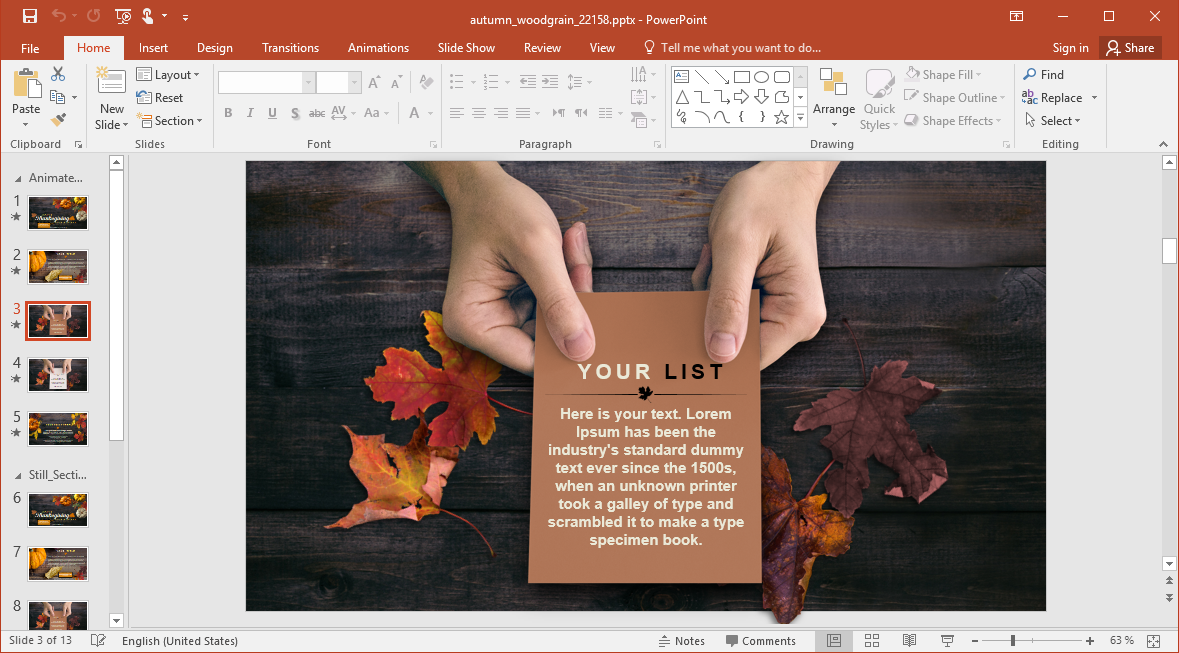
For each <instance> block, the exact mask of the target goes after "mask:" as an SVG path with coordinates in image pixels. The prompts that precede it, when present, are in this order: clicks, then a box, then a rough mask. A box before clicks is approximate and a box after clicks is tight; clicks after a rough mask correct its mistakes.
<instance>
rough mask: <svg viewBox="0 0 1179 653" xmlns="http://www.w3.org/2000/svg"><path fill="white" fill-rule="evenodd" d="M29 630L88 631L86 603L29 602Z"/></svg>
mask: <svg viewBox="0 0 1179 653" xmlns="http://www.w3.org/2000/svg"><path fill="white" fill-rule="evenodd" d="M28 612H29V630H86V602H85V601H29V610H28Z"/></svg>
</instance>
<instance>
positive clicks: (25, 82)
mask: <svg viewBox="0 0 1179 653" xmlns="http://www.w3.org/2000/svg"><path fill="white" fill-rule="evenodd" d="M30 79H37V71H35V70H29V69H28V68H21V69H20V70H14V71H12V94H13V95H15V96H16V97H28V96H29V80H30ZM38 83H39V82H38Z"/></svg>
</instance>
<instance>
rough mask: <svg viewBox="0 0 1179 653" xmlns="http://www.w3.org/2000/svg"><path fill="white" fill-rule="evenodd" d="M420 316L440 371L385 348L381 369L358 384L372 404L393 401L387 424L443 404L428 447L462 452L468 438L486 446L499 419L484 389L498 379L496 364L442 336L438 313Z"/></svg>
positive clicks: (413, 354) (411, 354)
mask: <svg viewBox="0 0 1179 653" xmlns="http://www.w3.org/2000/svg"><path fill="white" fill-rule="evenodd" d="M422 315H423V316H424V317H425V323H426V340H427V341H428V342H429V343H430V348H431V349H433V350H434V351H436V352H438V354H439V355H440V356H442V369H438V368H436V367H434V366H433V365H430V364H429V363H427V362H426V359H424V358H422V355H421V354H420V353H418V352H416V351H407V350H405V349H401V348H399V347H390V348H388V349H386V350H385V352H384V353H385V361H386V363H387V364H386V365H381V366H380V367H378V368H377V369H376V370H375V371H374V374H373V376H371V377H369V378H366V379H365V380H364V382H365V383H366V384H368V387H369V388H371V389H372V391H373V399H376V400H377V401H382V402H384V401H392V402H394V404H393V414H392V418H393V419H408V418H410V417H413V416H414V415H416V414H417V413H418V411H425V410H426V409H428V408H429V407H430V406H433V405H434V404H437V403H441V402H444V401H445V402H447V407H446V410H445V411H443V412H442V414H441V415H439V416H438V417H435V418H434V419H433V420H431V421H430V425H429V426H430V431H431V435H430V445H431V446H435V447H454V446H457V447H460V448H462V449H466V448H467V444H469V443H470V441H471V434H472V433H474V434H476V435H478V436H479V441H480V442H482V443H483V444H487V441H488V440H490V439H491V434H492V433H495V418H496V417H499V413H497V412H496V411H495V408H493V407H492V406H491V402H490V401H489V399H488V397H487V386H488V385H489V384H490V383H492V382H493V381H495V380H496V379H498V378H499V372H500V364H499V363H497V362H495V361H493V360H491V359H490V358H488V357H487V356H484V355H483V354H481V353H479V352H477V351H475V350H474V349H469V348H467V347H464V346H463V345H460V344H459V343H457V342H455V341H453V340H451V339H450V338H449V337H447V335H446V333H444V332H443V331H442V314H440V313H435V312H433V311H422Z"/></svg>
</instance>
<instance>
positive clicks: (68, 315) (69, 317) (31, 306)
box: [25, 301, 92, 340]
mask: <svg viewBox="0 0 1179 653" xmlns="http://www.w3.org/2000/svg"><path fill="white" fill-rule="evenodd" d="M90 318H91V312H90V302H87V301H79V302H65V303H46V302H25V319H26V321H27V322H28V325H29V328H28V332H26V333H25V340H90V323H91V321H92V320H91V319H90Z"/></svg>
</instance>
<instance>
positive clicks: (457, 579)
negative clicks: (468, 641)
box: [246, 510, 1046, 623]
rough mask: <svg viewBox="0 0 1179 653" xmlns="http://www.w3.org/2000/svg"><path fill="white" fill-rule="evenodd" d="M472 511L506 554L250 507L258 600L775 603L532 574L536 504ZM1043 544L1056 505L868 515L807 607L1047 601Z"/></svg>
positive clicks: (465, 531)
mask: <svg viewBox="0 0 1179 653" xmlns="http://www.w3.org/2000/svg"><path fill="white" fill-rule="evenodd" d="M463 516H464V517H466V518H468V519H470V520H471V521H472V522H473V523H474V524H476V525H477V526H478V527H479V528H480V529H481V530H482V531H483V533H484V534H486V535H487V537H488V539H489V540H490V541H491V544H492V546H493V547H494V548H495V552H496V557H495V558H492V557H491V556H490V555H488V552H487V547H486V546H485V545H484V544H483V541H482V540H480V539H479V536H478V535H476V534H475V532H474V531H473V530H471V528H470V527H469V526H467V525H466V524H464V523H462V522H460V521H458V520H457V519H453V518H448V517H447V516H445V515H442V516H438V517H434V518H431V519H427V520H425V521H422V522H420V523H417V522H411V521H409V520H403V519H398V520H392V521H384V522H378V523H374V524H365V525H362V526H358V527H356V528H353V529H351V530H347V531H345V530H338V529H333V530H326V529H324V528H323V527H322V526H323V524H327V523H331V522H332V521H333V520H335V519H336V518H337V517H338V515H337V514H336V513H335V512H330V511H302V510H300V511H249V512H247V513H246V579H247V582H246V609H247V610H757V611H761V610H762V607H761V587H760V586H759V585H749V584H731V585H725V586H723V587H722V586H718V585H637V584H636V585H542V584H535V585H530V584H528V573H527V568H528V514H527V513H523V512H495V511H488V512H468V513H464V515H463ZM587 537H588V534H587ZM1044 554H1045V518H1044V514H1043V513H1036V512H1032V513H1023V512H1006V513H984V514H978V513H964V514H960V513H942V514H939V515H937V517H936V519H929V518H926V517H924V516H922V515H916V514H879V513H871V514H862V515H861V514H857V515H856V525H855V528H854V529H853V533H852V547H851V550H850V551H849V552H848V553H846V554H844V555H842V556H840V557H838V558H825V557H824V558H820V559H818V560H817V561H816V562H815V570H814V580H813V581H812V583H811V586H810V591H809V592H807V603H806V609H807V610H808V611H809V610H1044V609H1045V598H1044V596H1045V594H1044V584H1045V582H1046V574H1045V569H1044V564H1043V560H1044ZM570 564H578V560H577V558H576V556H573V555H570ZM766 618H767V623H771V622H772V616H771V615H770V614H769V613H768V612H766ZM805 619H806V612H804V613H803V615H802V617H801V618H800V621H799V622H797V623H805Z"/></svg>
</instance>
